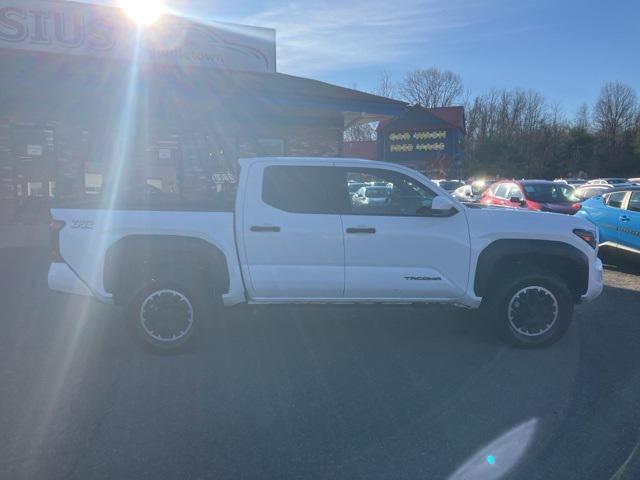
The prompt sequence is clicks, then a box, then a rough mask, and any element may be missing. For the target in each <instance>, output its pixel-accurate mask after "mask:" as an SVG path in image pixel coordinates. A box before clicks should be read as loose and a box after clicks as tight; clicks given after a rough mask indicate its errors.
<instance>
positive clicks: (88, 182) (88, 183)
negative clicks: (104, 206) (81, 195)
mask: <svg viewBox="0 0 640 480" xmlns="http://www.w3.org/2000/svg"><path fill="white" fill-rule="evenodd" d="M84 191H85V193H86V194H87V195H98V194H100V193H101V192H102V174H100V173H85V174H84Z"/></svg>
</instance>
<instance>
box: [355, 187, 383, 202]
mask: <svg viewBox="0 0 640 480" xmlns="http://www.w3.org/2000/svg"><path fill="white" fill-rule="evenodd" d="M390 195H391V188H389V187H387V186H384V187H375V186H369V187H361V188H360V190H358V191H357V192H356V194H355V195H354V196H353V201H354V203H357V204H359V205H384V204H385V203H387V202H388V201H389V196H390Z"/></svg>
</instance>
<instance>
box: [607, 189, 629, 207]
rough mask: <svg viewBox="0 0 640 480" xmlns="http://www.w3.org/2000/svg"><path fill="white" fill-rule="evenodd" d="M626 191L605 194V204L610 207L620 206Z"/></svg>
mask: <svg viewBox="0 0 640 480" xmlns="http://www.w3.org/2000/svg"><path fill="white" fill-rule="evenodd" d="M626 194H627V192H614V193H610V194H609V195H607V196H606V197H605V199H604V203H605V205H607V206H609V207H611V208H622V202H623V201H624V197H625V195H626Z"/></svg>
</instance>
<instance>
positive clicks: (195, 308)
mask: <svg viewBox="0 0 640 480" xmlns="http://www.w3.org/2000/svg"><path fill="white" fill-rule="evenodd" d="M201 305H202V303H201V301H200V300H199V298H198V296H197V295H195V294H194V293H193V292H192V290H191V289H189V288H188V287H186V286H184V285H181V284H176V283H171V282H155V281H154V282H150V283H148V284H147V285H146V286H144V287H143V288H142V289H140V290H139V291H138V292H137V293H136V294H135V295H134V296H133V297H132V298H131V300H130V301H129V304H128V306H127V321H128V326H129V329H130V331H131V333H132V334H133V336H134V337H135V339H136V340H137V341H138V342H139V343H141V344H142V345H143V346H145V347H147V348H149V349H151V350H153V351H156V352H166V353H169V352H175V351H180V350H183V349H185V348H186V347H187V346H189V345H190V344H191V343H192V342H193V340H194V337H195V336H194V334H195V332H196V331H197V330H198V329H199V328H200V323H201V317H202V314H203V312H202V306H201Z"/></svg>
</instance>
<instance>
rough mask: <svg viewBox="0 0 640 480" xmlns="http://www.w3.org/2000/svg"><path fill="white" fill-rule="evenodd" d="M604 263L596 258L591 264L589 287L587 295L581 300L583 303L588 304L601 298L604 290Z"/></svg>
mask: <svg viewBox="0 0 640 480" xmlns="http://www.w3.org/2000/svg"><path fill="white" fill-rule="evenodd" d="M602 270H603V269H602V261H601V260H600V259H599V258H597V257H596V258H595V260H593V261H592V262H589V286H588V288H587V293H585V294H584V295H582V297H581V298H580V299H581V300H582V302H584V303H587V302H591V301H592V300H595V299H596V298H598V297H599V296H600V294H601V293H602V289H603V278H602V277H603V274H602Z"/></svg>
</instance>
